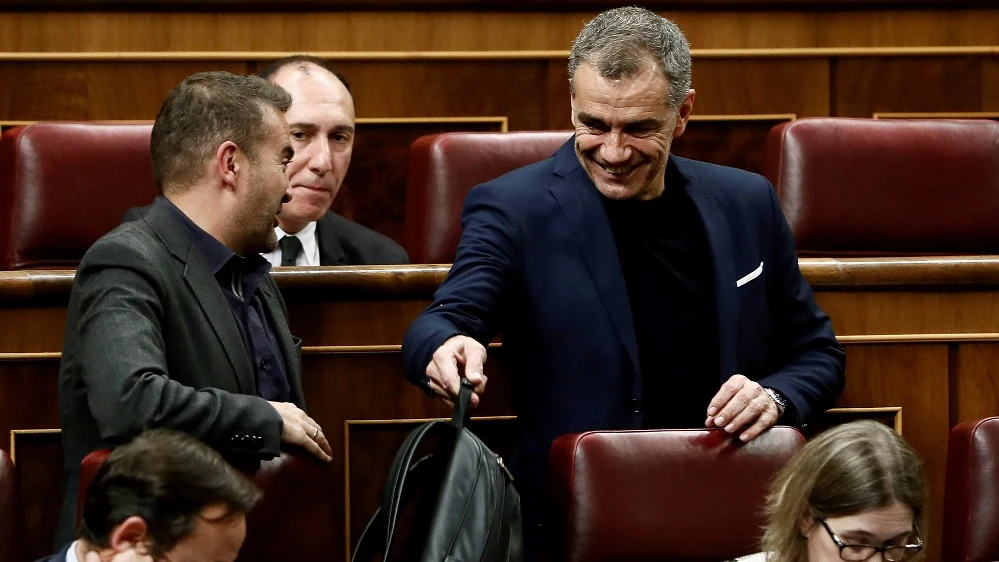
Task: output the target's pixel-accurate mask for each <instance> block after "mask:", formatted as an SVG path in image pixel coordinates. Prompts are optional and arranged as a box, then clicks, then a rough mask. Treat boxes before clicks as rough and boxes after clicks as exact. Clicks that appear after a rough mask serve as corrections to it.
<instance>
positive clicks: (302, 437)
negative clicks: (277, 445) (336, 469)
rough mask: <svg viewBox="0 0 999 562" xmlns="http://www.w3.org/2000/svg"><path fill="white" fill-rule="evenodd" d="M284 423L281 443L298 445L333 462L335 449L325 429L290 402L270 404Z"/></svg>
mask: <svg viewBox="0 0 999 562" xmlns="http://www.w3.org/2000/svg"><path fill="white" fill-rule="evenodd" d="M269 404H270V405H271V406H274V409H275V410H277V413H278V414H280V415H281V421H283V422H284V424H283V427H282V428H281V442H283V443H290V444H292V445H298V446H299V447H302V448H303V449H305V450H306V451H308V452H310V453H312V454H313V455H316V456H317V457H319V458H320V459H322V460H324V461H326V462H330V461H331V460H333V449H332V448H331V447H330V444H329V442H328V441H326V436H325V435H323V428H321V427H319V424H318V423H316V421H315V420H313V419H312V418H310V417H309V416H308V415H307V414H306V413H305V412H303V411H302V409H301V408H299V407H298V406H296V405H294V404H292V403H290V402H269Z"/></svg>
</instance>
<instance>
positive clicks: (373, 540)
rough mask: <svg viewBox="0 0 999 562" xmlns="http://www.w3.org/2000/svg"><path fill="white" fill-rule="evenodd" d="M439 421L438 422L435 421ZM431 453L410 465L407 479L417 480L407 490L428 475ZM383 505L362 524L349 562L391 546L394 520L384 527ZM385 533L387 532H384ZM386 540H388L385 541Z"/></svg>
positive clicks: (363, 561) (358, 561) (362, 560)
mask: <svg viewBox="0 0 999 562" xmlns="http://www.w3.org/2000/svg"><path fill="white" fill-rule="evenodd" d="M436 423H440V422H436ZM432 457H433V455H432V454H431V455H427V456H425V457H423V458H421V459H419V460H417V461H416V462H415V463H413V466H412V467H410V469H409V472H408V475H407V480H409V481H410V482H414V481H415V482H417V484H416V485H415V486H409V487H407V488H406V490H407V491H408V492H411V491H412V490H415V489H419V487H420V485H419V482H422V481H423V480H424V479H425V478H427V477H428V476H430V474H429V472H430V471H429V470H428V469H429V468H431V467H432V466H433V463H430V462H427V461H429V460H430V459H431V458H432ZM408 495H409V494H408V493H406V494H405V495H404V496H402V497H400V498H399V500H400V503H404V502H403V501H402V500H404V499H405V497H407V496H408ZM384 508H385V506H379V507H378V508H377V509H375V513H374V515H372V516H371V519H369V520H368V524H367V525H365V526H364V530H363V531H361V536H360V538H358V539H357V544H356V545H355V546H354V554H353V555H352V556H351V557H350V560H351V562H367V561H370V560H374V559H375V556H376V555H378V554H382V555H383V556H384V555H386V554H387V553H388V550H389V547H390V546H391V544H392V543H391V540H392V539H391V536H392V535H393V534H394V531H395V520H394V519H393V520H392V523H391V525H390V526H389V528H388V529H386V528H385V527H386V521H385V517H384V514H385V510H384ZM386 533H387V534H386ZM386 541H389V542H387V543H386Z"/></svg>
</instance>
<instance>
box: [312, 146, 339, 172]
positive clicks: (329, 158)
mask: <svg viewBox="0 0 999 562" xmlns="http://www.w3.org/2000/svg"><path fill="white" fill-rule="evenodd" d="M315 145H316V146H315V147H314V148H313V150H312V154H311V155H310V158H309V167H310V168H311V169H312V171H313V172H314V173H315V174H316V175H320V176H321V175H323V174H325V173H327V172H329V171H330V170H332V169H333V153H332V151H331V150H330V143H329V141H328V140H326V139H324V138H317V139H316V142H315Z"/></svg>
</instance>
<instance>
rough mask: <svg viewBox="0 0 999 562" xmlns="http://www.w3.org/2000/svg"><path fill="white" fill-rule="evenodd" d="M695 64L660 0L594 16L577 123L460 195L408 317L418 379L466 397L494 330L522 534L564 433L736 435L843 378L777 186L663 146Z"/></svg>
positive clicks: (579, 71) (837, 387)
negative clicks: (453, 242)
mask: <svg viewBox="0 0 999 562" xmlns="http://www.w3.org/2000/svg"><path fill="white" fill-rule="evenodd" d="M690 69H691V59H690V49H689V45H688V43H687V40H686V38H685V37H684V36H683V34H682V33H681V32H680V30H679V29H678V28H677V27H676V25H675V24H674V23H673V22H671V21H669V20H667V19H665V18H662V17H660V16H658V15H656V14H655V13H653V12H650V11H648V10H644V9H641V8H634V7H629V8H618V9H613V10H609V11H607V12H604V13H602V14H600V15H599V16H597V17H596V18H595V19H593V20H592V21H590V22H589V23H587V24H586V26H585V27H584V29H583V30H582V32H581V33H580V34H579V36H578V37H577V39H576V41H575V43H574V45H573V48H572V52H571V54H570V57H569V77H570V93H571V99H570V101H571V115H572V122H573V126H574V128H575V135H574V137H573V138H572V139H570V141H569V142H567V143H566V144H565V145H563V146H562V148H560V149H559V150H558V152H556V153H555V155H554V156H553V157H552V158H549V159H548V160H545V161H542V162H539V163H537V164H533V165H530V166H527V167H524V168H521V169H519V170H516V171H514V172H511V173H510V174H507V175H505V176H503V177H501V178H499V179H496V180H493V181H491V182H489V183H486V184H484V185H481V186H478V187H476V188H475V189H473V190H472V191H471V192H470V193H469V195H468V198H467V199H466V201H465V206H464V211H463V218H462V228H463V232H462V238H461V242H460V244H459V247H458V251H457V257H456V259H455V263H454V266H453V267H452V269H451V272H450V273H449V275H448V277H447V279H446V280H445V281H444V283H443V284H442V285H441V287H440V289H439V290H438V292H437V294H436V295H435V297H434V301H433V303H432V304H431V305H430V307H429V308H427V310H426V311H424V312H423V314H422V315H421V316H420V317H419V318H418V319H417V320H416V321H415V322H414V323H413V325H412V326H411V327H410V329H409V331H408V333H407V334H406V338H405V341H404V343H403V353H404V358H405V362H406V371H407V374H408V376H409V377H410V379H411V380H412V381H413V382H414V383H415V384H417V385H419V386H421V387H423V388H424V389H425V390H426V391H427V392H429V393H431V394H434V395H436V396H439V397H441V398H443V399H444V400H448V401H450V400H453V398H454V397H455V396H456V394H457V391H458V388H459V380H460V378H461V377H464V378H467V379H468V380H469V381H471V382H472V383H473V384H474V385H475V390H476V395H475V396H473V402H477V400H478V399H479V395H481V394H482V393H483V391H484V390H485V388H486V377H485V376H484V375H483V371H482V369H483V365H484V363H485V360H486V349H485V347H484V346H485V345H486V344H488V343H489V341H490V340H492V338H493V337H494V336H495V335H496V334H497V333H498V332H502V335H503V353H504V355H505V359H506V361H505V363H506V364H507V365H513V366H515V368H514V369H513V370H512V371H513V373H514V378H513V379H512V380H511V385H512V389H513V401H514V407H515V410H516V413H517V416H518V418H517V424H518V438H517V443H518V451H517V454H516V456H515V458H514V459H512V468H513V471H514V473H515V475H516V477H517V484H518V487H519V489H520V491H521V493H522V498H523V510H524V525H525V539H526V540H527V541H528V543H529V544H528V548H529V549H530V548H532V544H531V543H533V547H534V548H537V546H538V542H539V541H540V536H541V535H540V529H539V525H540V523H541V520H542V505H543V500H544V487H543V482H544V478H545V468H546V459H547V454H548V448H549V446H550V444H551V442H552V441H553V440H554V439H555V438H556V437H558V436H559V435H562V434H565V433H573V432H581V431H587V430H597V429H638V428H683V427H699V426H705V425H706V426H708V427H719V428H724V430H725V431H727V432H729V433H732V434H733V435H734V436H737V437H738V438H740V439H742V440H743V441H748V440H750V439H753V438H754V437H756V436H757V435H759V434H760V433H761V432H762V431H764V430H765V429H766V428H768V427H770V426H772V425H773V424H774V423H776V422H777V421H778V420H779V419H780V420H782V421H783V422H784V423H787V424H793V425H800V424H804V423H807V422H809V421H810V420H812V419H815V418H816V417H817V416H819V415H821V414H822V412H823V411H824V410H825V409H827V408H829V407H831V406H833V405H834V404H835V403H836V400H837V398H838V396H839V394H840V393H841V392H842V389H843V384H844V379H843V369H844V355H843V351H842V348H841V347H840V346H839V345H838V343H837V341H836V338H835V336H834V335H833V331H832V328H831V324H830V321H829V318H828V317H827V316H826V315H825V314H824V313H823V312H822V311H821V310H820V309H819V308H818V307H817V306H816V305H815V302H814V300H813V298H812V293H811V290H810V288H809V286H808V284H807V282H806V281H805V280H804V278H803V277H802V275H801V272H800V271H799V269H798V263H797V256H796V255H795V249H794V240H793V237H792V235H791V232H790V229H789V227H788V225H787V223H786V221H785V220H784V217H783V215H782V214H781V211H780V206H779V205H778V202H777V198H776V194H775V193H774V190H773V188H772V187H771V186H770V185H769V183H768V182H767V181H766V180H765V179H764V178H762V177H760V176H758V175H755V174H751V173H748V172H744V171H742V170H736V169H732V168H726V167H722V166H716V165H713V164H707V163H704V162H697V161H693V160H688V159H685V158H680V157H677V156H674V155H671V154H670V146H671V144H672V141H673V139H674V138H676V137H678V136H680V135H681V134H683V132H684V130H685V128H686V125H687V120H688V118H689V117H690V114H691V111H692V110H693V105H694V97H695V93H694V90H692V89H690Z"/></svg>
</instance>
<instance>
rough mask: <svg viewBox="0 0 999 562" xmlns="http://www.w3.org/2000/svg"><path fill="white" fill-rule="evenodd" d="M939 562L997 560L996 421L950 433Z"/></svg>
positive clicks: (998, 455)
mask: <svg viewBox="0 0 999 562" xmlns="http://www.w3.org/2000/svg"><path fill="white" fill-rule="evenodd" d="M943 559H944V561H945V562H990V561H997V560H999V417H993V418H986V419H983V420H976V421H969V422H964V423H961V424H959V425H957V426H955V427H954V428H953V429H951V431H950V439H949V441H948V444H947V484H946V489H945V492H944V529H943Z"/></svg>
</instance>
